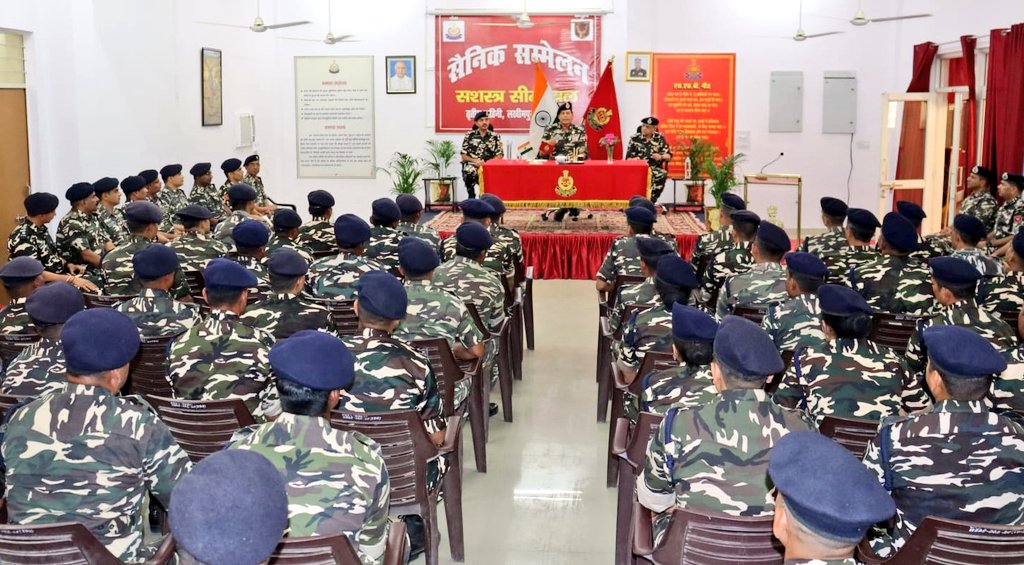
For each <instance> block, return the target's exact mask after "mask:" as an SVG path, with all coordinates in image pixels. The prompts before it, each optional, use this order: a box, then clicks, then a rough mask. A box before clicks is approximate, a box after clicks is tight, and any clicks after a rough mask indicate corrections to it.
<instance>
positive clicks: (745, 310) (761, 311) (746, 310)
mask: <svg viewBox="0 0 1024 565" xmlns="http://www.w3.org/2000/svg"><path fill="white" fill-rule="evenodd" d="M732 313H733V315H735V316H739V317H740V318H746V319H748V320H750V321H751V322H754V323H755V324H757V325H759V326H760V325H761V320H763V319H764V316H765V314H767V313H768V307H767V306H736V307H735V308H733V311H732Z"/></svg>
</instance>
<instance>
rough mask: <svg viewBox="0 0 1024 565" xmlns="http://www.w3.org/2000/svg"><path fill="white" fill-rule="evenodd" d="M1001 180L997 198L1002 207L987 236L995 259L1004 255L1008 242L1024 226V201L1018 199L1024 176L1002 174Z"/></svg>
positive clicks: (997, 212) (1007, 248)
mask: <svg viewBox="0 0 1024 565" xmlns="http://www.w3.org/2000/svg"><path fill="white" fill-rule="evenodd" d="M1001 178H1002V180H1001V181H1000V182H999V198H1002V199H1003V205H1002V206H1000V207H999V210H998V211H996V221H995V225H994V226H993V228H992V232H991V233H989V234H988V243H989V247H990V248H991V249H993V250H994V251H993V253H992V255H994V256H996V257H1002V256H1004V255H1006V252H1007V251H1008V250H1009V243H1010V241H1011V240H1012V239H1013V236H1014V235H1015V234H1016V233H1017V232H1018V231H1020V226H1021V225H1022V224H1024V199H1021V197H1020V196H1021V194H1022V193H1024V175H1019V174H1014V173H1003V176H1002V177H1001Z"/></svg>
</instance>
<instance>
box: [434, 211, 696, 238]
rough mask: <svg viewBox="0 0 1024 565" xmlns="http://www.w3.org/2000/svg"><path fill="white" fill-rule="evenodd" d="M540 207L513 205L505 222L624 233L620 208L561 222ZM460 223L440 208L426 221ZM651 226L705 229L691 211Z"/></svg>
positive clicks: (680, 231) (529, 229)
mask: <svg viewBox="0 0 1024 565" xmlns="http://www.w3.org/2000/svg"><path fill="white" fill-rule="evenodd" d="M542 212H544V210H542V209H531V208H516V209H511V208H510V209H509V210H508V211H506V212H505V224H504V225H505V226H507V227H510V228H513V229H515V230H518V231H519V232H520V233H544V234H559V233H562V234H579V233H625V232H626V216H625V214H623V213H622V212H621V211H619V210H594V211H592V212H591V214H593V218H589V219H588V218H587V217H586V214H585V213H581V214H580V217H579V220H578V221H575V222H573V221H571V220H570V219H569V218H568V216H567V217H566V219H565V221H563V222H556V221H554V220H553V219H552V220H548V221H544V220H542V219H541V216H540V215H541V213H542ZM461 223H462V214H456V213H452V212H441V213H440V214H438V215H437V216H436V217H435V218H434V219H432V220H430V222H428V223H427V225H428V226H430V227H432V228H434V229H435V230H437V231H439V232H444V233H452V232H454V231H455V229H456V228H457V227H459V224H461ZM654 229H655V230H656V231H659V232H661V233H665V234H672V235H697V234H701V233H704V224H703V223H702V222H701V221H700V220H698V219H697V217H696V216H694V215H693V214H692V213H690V212H673V213H669V214H662V215H659V216H658V223H656V224H655V225H654Z"/></svg>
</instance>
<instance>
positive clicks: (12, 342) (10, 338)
mask: <svg viewBox="0 0 1024 565" xmlns="http://www.w3.org/2000/svg"><path fill="white" fill-rule="evenodd" d="M40 339H42V338H41V336H40V335H39V334H36V333H21V334H2V335H0V360H2V361H3V366H4V367H5V368H6V367H7V365H10V363H11V361H14V358H15V357H17V356H18V354H19V353H21V350H23V349H25V348H26V347H28V346H30V345H32V344H33V343H38V342H39V340H40Z"/></svg>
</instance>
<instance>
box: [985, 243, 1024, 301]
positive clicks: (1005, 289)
mask: <svg viewBox="0 0 1024 565" xmlns="http://www.w3.org/2000/svg"><path fill="white" fill-rule="evenodd" d="M1022 232H1024V230H1022V231H1021V232H1017V235H1015V236H1013V240H1011V242H1010V251H1009V253H1007V254H1006V257H1005V258H1004V259H1003V267H1005V271H1004V272H1003V274H1002V275H999V276H995V277H992V278H990V279H982V280H981V282H980V283H978V301H979V304H980V305H981V306H982V307H983V308H985V309H986V310H988V311H990V312H1011V311H1014V310H1021V309H1022V308H1024V233H1022Z"/></svg>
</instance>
